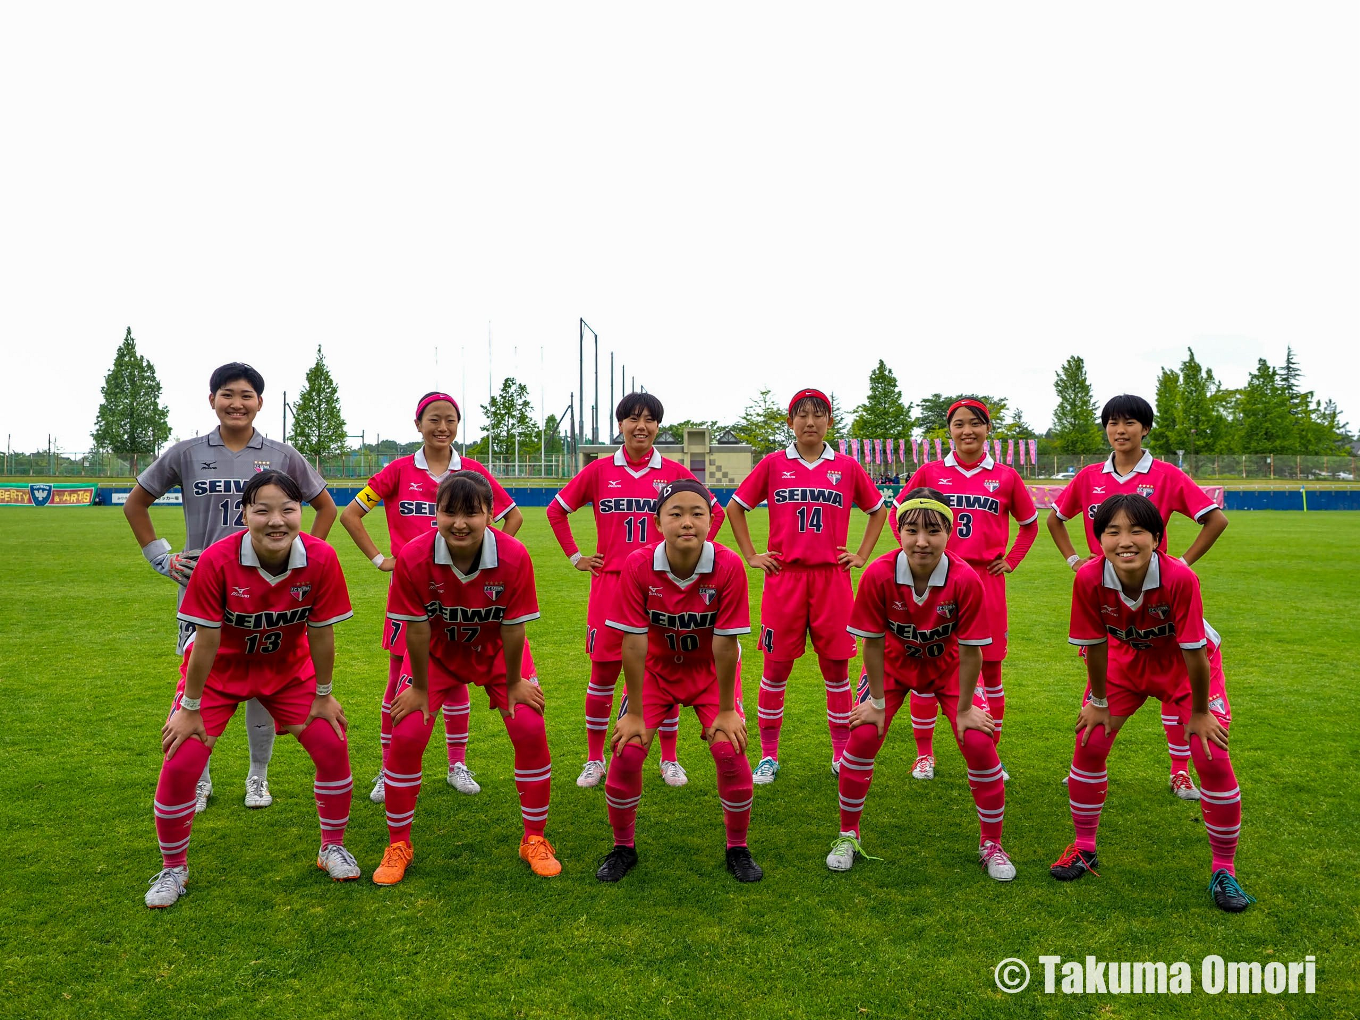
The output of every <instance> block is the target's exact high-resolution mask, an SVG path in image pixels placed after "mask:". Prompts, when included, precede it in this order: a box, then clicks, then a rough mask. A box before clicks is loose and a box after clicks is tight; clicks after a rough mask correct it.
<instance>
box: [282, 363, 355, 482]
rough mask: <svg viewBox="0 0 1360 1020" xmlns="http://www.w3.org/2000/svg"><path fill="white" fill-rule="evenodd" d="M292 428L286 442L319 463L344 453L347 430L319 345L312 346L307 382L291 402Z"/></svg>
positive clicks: (337, 392)
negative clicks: (313, 356)
mask: <svg viewBox="0 0 1360 1020" xmlns="http://www.w3.org/2000/svg"><path fill="white" fill-rule="evenodd" d="M291 424H292V428H291V430H290V431H289V435H288V441H289V442H290V443H292V444H293V446H294V447H295V448H296V449H297V451H298V453H300V454H302V455H303V456H304V457H310V458H311V459H312V462H313V463H314V464H316V465H318V466H320V463H321V458H322V457H336V456H339V455H340V454H342V453H344V452H345V436H346V433H347V432H348V431H349V430H348V429H347V428H346V426H345V418H344V416H343V415H342V414H341V413H340V391H339V389H338V388H337V387H336V385H335V380H334V379H333V378H331V370H330V369H329V368H327V367H326V356H325V355H324V354H322V353H321V345H320V344H317V347H316V363H315V364H314V365H312V367H311V368H309V369H308V370H307V382H306V384H305V385H304V386H303V387H302V392H300V393H299V394H298V398H297V400H295V401H294V402H293V420H292V423H291Z"/></svg>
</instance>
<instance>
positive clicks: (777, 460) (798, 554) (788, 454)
mask: <svg viewBox="0 0 1360 1020" xmlns="http://www.w3.org/2000/svg"><path fill="white" fill-rule="evenodd" d="M732 498H733V499H734V500H736V502H737V504H738V505H739V506H741V507H742V508H743V509H745V510H754V509H755V508H756V507H758V506H759V505H760V504H761V503H762V502H764V503H766V504H768V506H769V512H770V538H769V542H768V548H769V550H770V552H774V553H779V554H780V562H781V563H783V564H784V565H785V566H792V567H826V566H835V564H836V557H837V556H838V555H840V550H841V548H842V547H843V546H844V545H845V544H846V541H847V539H848V537H849V535H850V507H851V505H854V506H857V507H859V508H860V509H861V510H863V511H864V512H865V513H868V514H871V513H873V512H874V511H875V510H877V509H878V508H879V507H881V506H882V505H883V494H882V493H880V492H879V491H878V489H877V487H875V485H874V483H873V482H872V481H871V480H870V478H869V475H868V474H867V473H866V472H865V470H864V468H862V467H860V466H859V464H857V463H855V461H854V460H852V459H851V458H849V457H845V456H842V455H841V454H838V453H836V452H835V451H834V450H833V449H832V448H831V444H830V443H824V444H822V453H821V456H819V457H818V458H817V460H816V461H814V462H813V463H811V464H809V463H808V462H807V461H805V460H803V458H802V457H801V456H799V454H798V447H797V446H796V445H793V446H790V447H789V448H788V449H787V450H777V451H775V452H774V453H770V454H766V455H765V456H764V457H763V458H761V460H760V463H758V464H757V465H756V466H755V469H754V470H752V472H751V473H750V474H749V475H747V476H746V480H745V481H743V482H742V483H741V485H740V486H738V487H737V491H736V493H735V494H734V495H733V496H732Z"/></svg>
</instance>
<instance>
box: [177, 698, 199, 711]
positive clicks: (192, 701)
mask: <svg viewBox="0 0 1360 1020" xmlns="http://www.w3.org/2000/svg"><path fill="white" fill-rule="evenodd" d="M179 707H180V708H182V709H184V711H186V712H197V711H198V710H199V709H201V708H202V707H203V699H202V698H180V699H179Z"/></svg>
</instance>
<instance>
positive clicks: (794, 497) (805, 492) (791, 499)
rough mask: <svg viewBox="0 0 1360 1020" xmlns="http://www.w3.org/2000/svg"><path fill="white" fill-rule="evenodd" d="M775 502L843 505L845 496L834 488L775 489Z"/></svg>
mask: <svg viewBox="0 0 1360 1020" xmlns="http://www.w3.org/2000/svg"><path fill="white" fill-rule="evenodd" d="M774 501H775V502H776V503H825V504H826V505H827V506H845V497H844V496H843V495H841V494H840V493H839V492H837V491H836V490H835V489H775V490H774Z"/></svg>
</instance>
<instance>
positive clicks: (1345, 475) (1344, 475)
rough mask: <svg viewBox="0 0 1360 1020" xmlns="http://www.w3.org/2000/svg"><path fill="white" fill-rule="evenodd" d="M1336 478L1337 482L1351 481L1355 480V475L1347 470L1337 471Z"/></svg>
mask: <svg viewBox="0 0 1360 1020" xmlns="http://www.w3.org/2000/svg"><path fill="white" fill-rule="evenodd" d="M1336 480H1337V481H1339V482H1353V481H1355V475H1353V474H1351V473H1350V472H1349V471H1338V472H1337V473H1336Z"/></svg>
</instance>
